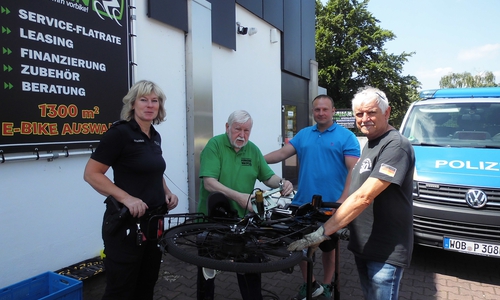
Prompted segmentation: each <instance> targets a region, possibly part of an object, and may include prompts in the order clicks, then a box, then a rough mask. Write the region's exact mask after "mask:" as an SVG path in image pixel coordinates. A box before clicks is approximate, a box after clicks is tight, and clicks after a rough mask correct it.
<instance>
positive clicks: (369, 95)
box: [352, 86, 389, 113]
mask: <svg viewBox="0 0 500 300" xmlns="http://www.w3.org/2000/svg"><path fill="white" fill-rule="evenodd" d="M373 100H375V102H376V103H377V105H378V107H379V108H380V110H382V112H383V113H385V112H386V111H387V108H388V107H389V100H387V96H386V95H385V93H384V92H382V91H381V90H379V89H377V88H374V87H371V86H365V87H363V88H360V89H359V90H358V92H357V93H356V95H354V98H353V99H352V111H353V112H354V108H355V107H358V106H360V105H362V104H363V103H366V102H371V101H373Z"/></svg>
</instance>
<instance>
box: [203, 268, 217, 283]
mask: <svg viewBox="0 0 500 300" xmlns="http://www.w3.org/2000/svg"><path fill="white" fill-rule="evenodd" d="M201 269H202V272H203V277H205V280H209V279H212V278H214V277H215V275H217V274H219V273H220V272H221V271H219V270H214V269H209V268H205V267H203V268H201Z"/></svg>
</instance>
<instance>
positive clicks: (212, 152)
mask: <svg viewBox="0 0 500 300" xmlns="http://www.w3.org/2000/svg"><path fill="white" fill-rule="evenodd" d="M252 125H253V121H252V117H251V116H250V114H249V113H248V112H246V111H244V110H237V111H235V112H233V113H232V114H231V115H230V116H229V118H228V120H227V123H226V133H223V134H220V135H217V136H214V137H213V138H211V139H210V140H209V141H208V143H207V145H206V146H205V148H204V149H203V151H202V152H201V155H200V178H201V184H200V201H199V203H198V211H199V212H203V213H205V214H207V211H208V209H207V197H208V195H209V194H210V193H211V192H221V193H223V194H224V195H225V196H226V197H227V198H229V199H230V200H229V202H230V205H231V206H232V207H233V208H234V209H235V210H236V211H237V212H238V215H239V216H240V217H243V216H244V215H245V214H246V213H247V212H251V211H253V209H252V205H251V202H250V201H249V199H250V196H251V194H252V193H253V190H254V187H255V182H256V180H259V181H261V182H263V183H264V184H265V185H266V186H268V187H270V188H276V187H278V186H279V184H280V182H282V183H283V191H282V194H284V195H288V194H290V193H291V192H292V191H293V185H292V183H291V182H290V181H288V180H282V179H281V178H280V177H279V176H277V175H276V174H274V172H273V171H272V170H271V168H270V167H269V166H268V165H267V163H266V160H265V159H264V156H263V155H262V153H261V152H260V150H259V148H258V147H257V146H256V145H255V144H254V143H252V142H250V141H249V140H248V139H249V137H250V132H251V131H252ZM237 277H238V285H239V287H240V292H241V296H242V298H243V300H247V299H248V300H259V299H262V293H261V276H260V274H239V273H238V274H237ZM197 297H198V300H206V299H213V298H214V279H209V280H205V278H204V277H203V273H202V270H201V267H199V268H198V291H197Z"/></svg>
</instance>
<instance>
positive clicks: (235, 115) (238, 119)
mask: <svg viewBox="0 0 500 300" xmlns="http://www.w3.org/2000/svg"><path fill="white" fill-rule="evenodd" d="M249 120H250V122H251V125H253V120H252V116H250V114H249V113H248V112H247V111H246V110H236V111H233V112H232V113H231V114H230V115H229V118H227V124H228V125H229V127H231V125H233V123H239V124H243V123H246V122H248V121H249Z"/></svg>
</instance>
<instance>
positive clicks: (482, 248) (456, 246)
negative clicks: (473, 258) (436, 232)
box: [443, 237, 500, 257]
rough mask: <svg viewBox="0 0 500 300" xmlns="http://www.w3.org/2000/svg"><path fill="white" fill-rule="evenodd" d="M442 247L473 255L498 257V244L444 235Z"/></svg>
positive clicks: (499, 251) (499, 246) (499, 250)
mask: <svg viewBox="0 0 500 300" xmlns="http://www.w3.org/2000/svg"><path fill="white" fill-rule="evenodd" d="M443 248H444V249H445V250H450V251H458V252H463V253H469V254H475V255H487V256H496V257H500V245H494V244H486V243H478V242H471V241H466V240H459V239H454V238H449V237H445V238H444V239H443Z"/></svg>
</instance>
